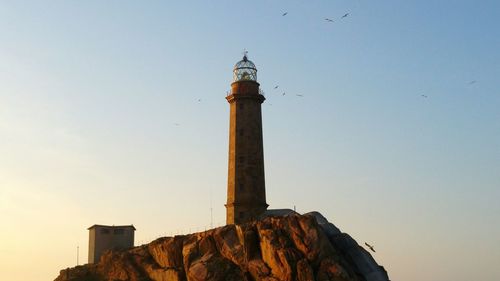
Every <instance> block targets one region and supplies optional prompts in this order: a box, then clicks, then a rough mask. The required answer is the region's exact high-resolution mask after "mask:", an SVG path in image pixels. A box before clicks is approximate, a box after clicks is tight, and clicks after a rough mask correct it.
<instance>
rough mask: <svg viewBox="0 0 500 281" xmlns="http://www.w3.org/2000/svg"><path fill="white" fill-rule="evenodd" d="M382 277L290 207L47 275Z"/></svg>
mask: <svg viewBox="0 0 500 281" xmlns="http://www.w3.org/2000/svg"><path fill="white" fill-rule="evenodd" d="M84 280H85V281H125V280H130V281H146V280H147V281H149V280H154V281H202V280H213V281H215V280H235V281H236V280H238V281H239V280H243V281H261V280H262V281H295V280H297V281H314V280H315V281H326V280H332V281H388V280H389V279H388V276H387V273H386V272H385V270H384V269H383V267H381V266H379V265H378V264H377V263H376V262H375V260H374V259H373V258H372V256H371V255H370V254H369V253H368V252H367V251H365V250H364V249H363V248H361V247H360V246H359V245H358V244H357V243H356V241H354V240H353V239H352V238H351V237H350V236H349V235H347V234H345V233H341V232H340V231H339V230H338V228H337V227H335V226H334V225H333V224H331V223H329V222H328V221H327V220H326V219H325V218H324V217H323V216H322V215H321V214H319V213H317V212H314V213H309V214H305V215H298V214H296V213H291V214H289V215H286V216H269V217H266V218H263V219H262V220H259V221H255V222H251V223H247V224H243V225H227V226H224V227H220V228H216V229H212V230H208V231H205V232H199V233H194V234H190V235H180V236H175V237H164V238H160V239H157V240H155V241H153V242H151V243H149V244H147V245H142V246H139V247H135V248H133V249H129V250H125V251H109V252H107V253H105V254H104V255H103V256H102V257H101V259H100V260H99V262H98V263H97V264H87V265H84V266H77V267H75V268H71V269H64V270H61V272H60V275H59V276H58V277H57V278H56V279H55V281H84Z"/></svg>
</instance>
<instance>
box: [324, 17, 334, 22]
mask: <svg viewBox="0 0 500 281" xmlns="http://www.w3.org/2000/svg"><path fill="white" fill-rule="evenodd" d="M325 20H326V21H327V22H333V20H332V19H329V18H326V19H325Z"/></svg>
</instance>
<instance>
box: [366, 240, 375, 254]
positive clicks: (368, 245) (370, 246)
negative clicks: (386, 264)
mask: <svg viewBox="0 0 500 281" xmlns="http://www.w3.org/2000/svg"><path fill="white" fill-rule="evenodd" d="M365 245H366V246H367V247H368V248H370V250H372V251H373V252H374V253H375V249H374V248H373V246H372V245H370V244H368V243H366V242H365Z"/></svg>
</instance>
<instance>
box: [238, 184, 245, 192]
mask: <svg viewBox="0 0 500 281" xmlns="http://www.w3.org/2000/svg"><path fill="white" fill-rule="evenodd" d="M239 187H240V190H241V191H243V190H245V186H244V185H243V184H242V183H240V185H239Z"/></svg>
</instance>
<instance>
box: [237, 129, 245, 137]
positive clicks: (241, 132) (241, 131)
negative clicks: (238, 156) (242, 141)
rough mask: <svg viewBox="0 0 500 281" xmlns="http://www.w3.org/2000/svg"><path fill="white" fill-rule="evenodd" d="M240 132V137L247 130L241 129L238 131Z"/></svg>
mask: <svg viewBox="0 0 500 281" xmlns="http://www.w3.org/2000/svg"><path fill="white" fill-rule="evenodd" d="M238 134H239V135H240V137H241V136H243V135H244V134H245V130H243V129H240V130H239V131H238Z"/></svg>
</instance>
